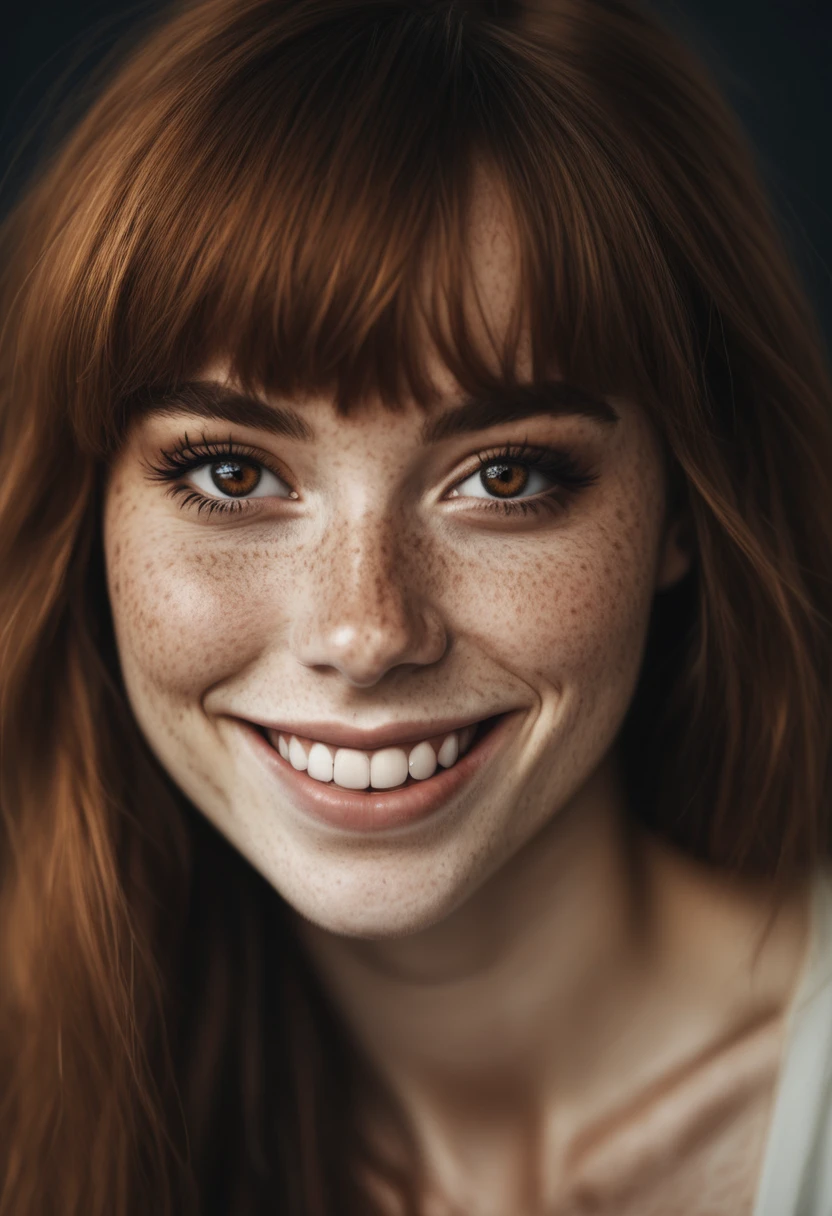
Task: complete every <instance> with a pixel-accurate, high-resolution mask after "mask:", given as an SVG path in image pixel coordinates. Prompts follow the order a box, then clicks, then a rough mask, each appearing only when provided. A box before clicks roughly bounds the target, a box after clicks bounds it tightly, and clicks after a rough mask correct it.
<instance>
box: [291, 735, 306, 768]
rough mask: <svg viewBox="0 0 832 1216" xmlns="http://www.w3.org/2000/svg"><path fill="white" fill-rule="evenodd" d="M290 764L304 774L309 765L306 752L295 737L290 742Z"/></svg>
mask: <svg viewBox="0 0 832 1216" xmlns="http://www.w3.org/2000/svg"><path fill="white" fill-rule="evenodd" d="M289 763H290V764H291V766H292V768H296V769H297V770H298V772H301V773H302V772H303V771H304V769H305V768H306V766H307V764H308V758H307V755H306V750H305V748H304V746H303V744H302V743H300V742H299V741H298V740H297V739H296V738H295V736H294V735H292V737H291V739H290V740H289Z"/></svg>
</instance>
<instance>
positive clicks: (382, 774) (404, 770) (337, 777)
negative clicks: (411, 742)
mask: <svg viewBox="0 0 832 1216" xmlns="http://www.w3.org/2000/svg"><path fill="white" fill-rule="evenodd" d="M476 729H477V726H476V724H475V725H473V726H465V727H463V728H462V730H459V731H451V733H450V734H448V735H446V736H445V738H444V739H443V740H442V743H441V746H440V747H439V748H438V750H437V749H436V748H435V746H434V744H432V743H428V741H427V740H426V739H425V740H423V741H422V742H421V743H417V744H416V745H415V746H414V747H412V748H410V749H409V750H408V749H405V748H403V747H384V748H380V749H379V751H376V752H363V751H359V750H358V749H356V748H352V747H338V748H335V747H330V746H329V745H328V744H327V743H312V742H311V740H306V741H305V742H303V743H302V742H301V740H300V739H298V738H297V736H296V735H292V736H290V737H289V739H288V742H287V740H286V738H285V737H284V736H283V735H281V734H278V732H277V731H269V738H270V739H271V741H272V743H273V744H274V745H275V746H276V747H277V750H278V752H279V753H280V755H281V756H282V757H283V759H284V760H288V762H289V763H290V764H291V765H292V767H293V768H295V769H297V770H298V771H299V772H303V771H306V772H308V773H309V776H310V777H312V778H313V779H314V780H315V781H322V782H330V781H331V782H334V784H335V785H339V786H341V787H342V788H343V789H348V790H366V789H368V788H372V789H377V790H388V789H394V788H395V787H396V786H399V785H403V784H404V783H405V781H407V777H408V773H409V774H410V776H411V777H412V778H413V779H414V780H415V781H426V780H427V779H428V778H429V777H432V776H433V774H434V773H435V772H436V769H437V765H441V767H442V768H451V767H452V765H454V764H456V762H457V760H458V759H459V757H460V756H462V755H464V754H465V753H466V752H467V751H468V749H469V747H470V746H471V743H472V741H473V738H474V735H475V733H476ZM307 749H308V750H307Z"/></svg>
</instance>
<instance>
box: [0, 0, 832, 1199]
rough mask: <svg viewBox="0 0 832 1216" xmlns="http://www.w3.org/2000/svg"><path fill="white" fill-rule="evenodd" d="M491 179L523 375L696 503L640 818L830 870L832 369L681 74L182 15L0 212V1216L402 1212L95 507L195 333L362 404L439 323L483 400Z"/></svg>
mask: <svg viewBox="0 0 832 1216" xmlns="http://www.w3.org/2000/svg"><path fill="white" fill-rule="evenodd" d="M483 164H485V165H486V166H487V167H488V169H489V171H490V172H491V173H492V174H493V175H494V176H495V178H496V180H498V181H499V182H500V183H501V185H502V186H503V187H504V188H505V191H506V196H507V198H508V199H509V201H510V204H511V208H512V212H513V217H514V220H515V222H516V228H517V234H518V240H519V249H520V289H519V297H518V313H517V315H518V317H520V316H521V315H522V317H523V319H524V320H525V323H526V324H527V326H528V332H529V333H530V336H531V349H532V362H533V375H534V376H535V377H537V376H538V375H543V374H545V373H546V371H547V370H548V369H550V368H551V366H552V361H553V360H556V361H557V367H558V368H559V369H560V371H561V372H562V374H563V375H564V376H565V377H566V378H567V379H569V380H570V381H573V382H576V383H579V384H583V385H585V386H586V387H587V388H588V389H590V390H594V391H600V392H603V393H608V394H613V393H615V394H620V395H623V396H628V397H631V398H633V399H635V400H637V401H638V402H639V403H640V404H641V405H642V406H643V407H644V408H645V410H647V411H648V413H649V416H650V418H651V419H652V421H653V423H654V425H655V427H656V428H657V431H658V434H659V435H660V436H661V439H662V442H663V444H664V446H665V450H666V453H667V457H668V468H669V470H670V472H671V477H670V485H671V486H672V490H673V495H674V502H675V503H676V504H677V505H679V506H680V509H681V507H684V509H685V510H686V511H687V512H688V514H689V519H690V528H691V536H692V539H693V541H694V545H695V551H696V561H695V567H694V570H693V571H692V572H691V574H690V575H689V576H688V577H686V578H685V579H684V580H683V581H682V583H680V584H679V585H678V587H677V588H675V589H674V590H672V591H668V592H666V593H663V594H661V595H659V596H657V598H656V601H655V607H654V619H653V621H652V622H651V630H650V635H649V639H648V646H647V653H646V656H645V662H644V669H643V673H642V678H641V682H640V684H639V688H638V690H637V693H636V696H635V699H634V702H633V705H632V707H631V710H630V712H629V714H628V716H627V719H626V721H625V723H624V727H623V730H622V736H621V740H622V750H623V755H624V760H625V763H626V777H627V782H628V791H629V797H630V801H631V806H632V809H633V813H634V814H636V815H639V816H641V817H642V818H643V819H644V821H645V822H646V823H648V824H649V825H650V826H651V828H652V829H653V830H655V831H657V832H661V833H663V834H664V835H665V836H666V837H667V838H668V839H670V840H672V841H674V842H675V843H676V844H677V845H679V846H680V847H682V848H684V849H686V850H687V851H688V852H690V853H691V854H694V855H696V856H698V857H700V858H702V859H705V860H706V861H708V862H710V863H711V864H713V865H715V866H724V867H730V868H732V869H734V870H735V871H738V872H751V871H754V872H756V873H759V874H763V875H768V876H770V877H772V878H774V879H779V878H781V877H782V876H784V875H795V874H801V873H806V872H807V871H808V870H809V868H810V867H811V866H813V865H814V864H816V863H817V862H818V861H819V860H821V859H822V858H823V857H825V856H826V855H827V853H828V850H829V844H830V813H829V797H830V795H829V790H830V776H832V774H830V698H831V697H832V661H830V660H831V658H832V656H831V655H830V619H831V618H832V611H830V609H832V409H830V405H831V404H832V392H831V391H830V380H829V374H828V369H827V367H826V364H825V361H824V354H823V343H822V340H821V336H820V334H819V331H818V328H817V324H816V322H815V320H814V318H813V316H812V313H811V310H810V308H809V306H808V304H807V302H806V299H805V297H804V294H803V292H802V290H801V288H800V286H799V285H798V283H797V282H796V278H795V275H794V273H793V270H792V268H791V265H790V260H789V256H788V252H787V250H786V248H785V247H784V243H783V241H782V240H781V238H780V236H779V235H778V232H777V229H776V225H775V223H774V221H773V219H772V216H771V214H770V210H769V207H768V205H767V202H766V200H765V197H764V194H763V191H762V189H761V186H760V184H759V181H758V177H757V175H756V170H755V166H754V163H753V158H752V155H751V153H750V152H749V149H748V147H747V145H746V142H745V141H744V137H743V135H742V133H741V131H740V130H739V129H738V126H737V123H736V121H735V120H734V118H733V116H732V115H731V113H730V111H729V110H728V109H727V108H726V106H725V104H724V103H723V102H722V101H721V100H720V98H719V96H718V94H717V92H716V91H715V90H714V87H713V86H712V84H711V83H710V82H709V81H708V79H707V78H706V76H705V75H704V73H703V71H702V69H701V67H700V66H699V65H698V64H697V62H696V61H695V60H694V59H692V57H691V56H690V55H689V53H688V52H687V51H686V50H685V48H684V47H683V46H681V45H680V44H679V43H678V42H677V41H676V40H675V39H674V38H673V37H672V36H671V35H670V34H669V33H668V32H666V31H665V30H664V29H662V28H661V27H660V26H659V25H658V24H657V23H656V22H655V21H654V19H653V18H652V17H650V16H649V15H647V14H646V13H645V12H643V11H641V10H640V9H639V8H637V7H635V5H633V4H630V3H625V0H545V2H544V0H538V2H537V3H532V2H531V0H529V2H528V3H522V2H520V0H517V2H514V3H511V2H509V0H504V2H501V0H472V2H471V3H464V2H461V0H444V2H432V3H431V2H427V0H425V2H419V0H207V2H204V3H199V4H196V5H192V6H190V7H186V8H180V9H176V10H172V11H171V12H170V13H168V14H167V15H166V16H165V18H164V20H163V21H161V22H160V24H159V25H158V28H156V29H154V30H152V31H151V32H150V33H149V35H148V36H147V37H146V38H145V40H144V41H143V42H142V44H141V45H140V46H138V47H137V48H134V49H133V50H131V52H130V53H129V55H128V56H127V58H126V59H125V61H124V62H123V63H121V64H120V65H119V67H118V70H117V71H116V72H115V73H114V74H113V75H112V77H111V79H110V80H109V81H108V83H107V85H106V87H105V88H104V90H103V91H102V92H101V94H100V96H99V97H98V99H97V101H96V102H95V103H94V104H93V105H92V107H91V108H90V109H89V111H88V112H87V114H86V115H85V116H84V117H83V119H82V120H81V121H80V123H79V124H78V126H77V128H76V129H75V131H74V132H73V133H72V134H71V137H70V138H68V139H67V140H66V141H65V142H63V143H62V144H61V146H60V147H59V148H58V149H57V151H56V152H54V153H53V154H52V155H51V156H50V157H49V158H48V159H47V160H46V161H45V163H44V164H42V166H41V168H40V169H39V170H38V172H37V174H36V176H35V177H34V178H33V180H32V181H31V182H30V184H29V186H28V187H27V189H26V191H25V194H24V195H23V197H22V198H21V199H20V201H19V203H18V204H17V206H16V208H15V210H14V211H13V213H12V214H11V215H10V217H9V218H8V220H7V221H6V223H5V226H4V228H3V232H2V275H3V278H2V287H1V288H0V290H2V336H1V337H0V455H1V456H2V463H1V464H0V467H2V476H1V477H0V572H2V575H1V577H0V1146H2V1148H0V1153H2V1157H3V1162H2V1166H3V1168H2V1171H0V1216H50V1214H54V1216H139V1214H144V1213H147V1212H153V1213H177V1216H178V1214H179V1213H197V1212H199V1213H209V1212H210V1213H214V1212H216V1213H218V1214H219V1213H222V1214H223V1216H254V1214H255V1213H261V1212H266V1211H269V1212H279V1213H281V1216H346V1214H348V1213H359V1212H360V1213H369V1212H371V1211H374V1210H375V1208H374V1206H373V1205H374V1199H373V1194H372V1193H371V1190H370V1189H368V1186H367V1185H365V1183H366V1182H367V1180H368V1179H371V1178H375V1179H377V1180H381V1182H383V1183H384V1185H386V1186H387V1188H388V1190H389V1192H390V1193H391V1194H397V1195H398V1196H399V1197H400V1205H401V1210H402V1211H403V1212H416V1211H417V1199H416V1194H417V1191H418V1187H417V1178H418V1161H416V1160H415V1159H414V1160H413V1162H412V1163H411V1164H409V1165H408V1166H407V1168H404V1166H403V1165H402V1164H401V1162H400V1161H397V1162H394V1161H392V1160H389V1161H388V1160H386V1159H382V1157H381V1155H380V1153H378V1152H376V1153H375V1154H373V1152H371V1150H370V1147H369V1145H368V1144H366V1143H364V1142H362V1140H361V1137H360V1135H359V1133H358V1131H357V1123H356V1121H355V1120H354V1119H353V1118H352V1117H351V1112H352V1111H353V1109H354V1102H355V1092H356V1086H357V1085H358V1084H361V1083H362V1082H361V1079H360V1076H359V1071H360V1070H359V1065H358V1063H357V1057H356V1054H355V1053H354V1052H353V1050H352V1047H351V1044H350V1043H349V1041H348V1040H347V1038H346V1035H345V1033H344V1032H343V1031H342V1029H341V1028H340V1026H339V1024H338V1022H337V1019H336V1018H335V1017H334V1016H333V1014H332V1012H331V1010H330V1009H329V1007H328V1005H327V1003H326V1001H325V1000H324V999H323V998H322V996H321V994H320V993H319V991H318V990H317V988H316V986H315V982H314V979H313V977H312V976H311V975H310V974H309V973H308V971H307V969H306V966H305V962H304V958H303V956H302V953H301V952H300V951H299V949H298V948H297V946H296V944H295V942H294V939H293V936H292V934H291V932H290V931H289V927H288V923H287V918H286V916H285V909H284V907H283V905H282V903H281V901H280V899H279V897H278V896H277V895H276V894H275V893H274V892H273V891H271V890H270V889H268V888H267V885H266V884H265V882H264V881H263V880H262V879H261V878H259V876H257V875H256V874H255V873H254V871H253V870H252V869H251V868H250V867H249V866H248V865H247V864H246V863H245V862H244V861H242V859H241V858H240V857H239V856H238V855H237V854H236V853H235V851H234V850H233V849H232V848H231V846H230V845H228V844H227V843H226V842H225V841H223V840H222V839H221V838H220V837H219V836H218V835H217V834H216V833H215V832H214V831H213V829H212V828H210V827H209V826H208V825H207V824H206V823H205V822H204V820H203V819H202V817H201V816H200V814H199V813H198V811H197V810H196V809H195V808H194V807H192V806H191V805H189V803H188V802H187V800H186V799H185V797H184V795H183V794H182V793H181V791H179V790H178V789H177V788H176V786H175V785H174V783H173V781H172V780H171V779H170V778H169V776H168V774H167V773H166V772H165V771H163V770H162V768H161V766H160V764H159V763H158V761H157V760H156V759H155V757H154V756H153V754H152V753H151V752H150V749H149V747H148V745H147V744H146V742H145V740H144V738H143V737H142V735H141V733H140V731H139V729H138V726H137V725H136V723H135V720H134V718H133V716H132V714H131V710H130V707H129V704H128V702H127V699H126V695H125V691H124V687H123V684H122V680H121V677H120V672H119V663H118V655H117V651H116V647H115V643H114V637H113V630H112V623H111V618H110V611H109V605H108V598H107V590H106V577H105V569H104V562H103V555H102V543H101V534H100V518H101V506H102V495H103V488H104V477H105V473H106V469H107V467H108V464H109V462H110V461H111V460H112V458H113V456H114V455H115V453H116V452H117V451H118V450H119V445H120V443H121V442H122V441H123V438H124V436H125V433H126V431H127V428H128V427H129V425H130V422H131V418H132V417H133V414H134V412H135V410H136V408H137V405H138V403H140V402H141V401H142V400H145V399H146V398H147V395H148V394H153V393H154V392H157V391H159V389H160V388H161V387H166V386H170V385H172V384H175V383H177V382H179V381H181V380H184V379H187V378H188V376H189V375H190V374H192V373H193V372H194V370H195V369H196V368H199V367H201V366H203V365H204V364H205V362H206V361H207V360H208V359H209V357H214V356H216V355H217V354H218V353H223V354H224V355H226V356H227V358H228V359H229V361H230V363H231V366H232V369H233V370H234V371H235V373H236V374H237V376H238V377H239V378H240V380H241V382H242V383H243V385H245V386H249V387H251V388H254V389H255V390H256V389H260V390H263V389H266V390H271V391H274V392H278V393H281V394H294V393H303V392H307V391H313V390H318V391H329V392H332V393H334V394H335V398H336V401H337V404H338V408H339V409H340V410H342V411H343V412H344V413H346V412H348V411H349V410H350V409H352V408H353V406H354V405H355V404H356V403H358V402H359V401H362V400H369V399H374V400H377V401H380V402H381V403H382V404H383V405H384V406H385V407H387V408H390V409H395V408H396V405H397V403H398V402H400V401H402V400H403V399H404V398H405V397H407V396H411V397H413V398H415V399H416V400H417V401H419V402H421V403H426V402H427V401H428V400H429V399H430V396H431V386H430V384H429V383H428V382H427V380H426V376H425V372H424V367H423V354H424V350H425V348H426V344H427V342H428V340H429V341H430V342H431V343H432V344H433V346H434V348H435V349H436V350H437V351H438V352H439V354H440V355H441V357H442V358H443V359H444V361H445V363H446V364H447V366H448V368H449V369H450V370H451V371H452V372H453V374H454V375H455V376H456V377H457V379H458V381H459V383H460V384H461V385H462V386H463V388H465V389H468V390H477V389H482V388H483V387H488V385H489V382H490V381H491V380H493V378H494V376H495V375H497V373H496V372H495V371H494V368H493V364H492V363H491V362H489V361H488V359H487V358H486V357H485V356H484V355H483V352H482V351H481V350H479V349H478V348H477V344H476V343H475V342H474V340H473V338H472V336H471V332H470V327H469V324H468V322H467V320H466V317H467V315H468V312H467V310H468V309H469V308H470V293H469V291H468V288H469V287H470V283H471V271H470V263H469V256H468V247H467V243H466V231H467V229H466V225H467V221H468V215H469V204H470V200H471V194H472V183H473V182H474V180H475V173H476V170H477V166H481V165H483ZM426 272H428V273H426ZM426 283H427V284H428V288H429V290H428V291H427V293H426V292H425V284H426ZM518 333H519V329H518V330H516V331H514V332H513V333H512V334H509V335H507V337H506V349H505V354H504V359H503V365H502V370H501V372H500V373H499V374H500V375H501V376H502V377H503V378H504V379H505V378H506V377H510V374H511V368H512V366H513V364H512V353H513V352H516V346H512V343H513V342H516V340H517V337H518Z"/></svg>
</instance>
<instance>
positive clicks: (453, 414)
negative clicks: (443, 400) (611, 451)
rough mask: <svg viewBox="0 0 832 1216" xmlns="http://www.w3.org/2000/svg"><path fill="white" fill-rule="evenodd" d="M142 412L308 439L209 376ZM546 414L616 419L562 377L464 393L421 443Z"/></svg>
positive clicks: (285, 414) (284, 416) (283, 412)
mask: <svg viewBox="0 0 832 1216" xmlns="http://www.w3.org/2000/svg"><path fill="white" fill-rule="evenodd" d="M140 413H141V415H142V416H143V417H148V416H165V415H171V414H188V415H191V416H193V417H199V418H211V419H213V420H214V421H217V422H231V423H234V424H236V425H237V426H246V427H253V428H254V429H256V430H260V431H266V432H267V433H268V434H270V435H281V436H284V437H286V438H289V439H299V440H306V441H309V440H313V439H314V438H315V431H314V429H313V427H311V426H310V425H309V423H308V422H307V421H306V420H305V419H304V418H302V417H301V416H300V414H298V413H296V412H295V411H294V410H292V409H289V408H288V407H287V406H283V405H268V404H267V403H266V402H265V401H262V400H260V398H258V397H252V396H249V395H248V394H247V393H242V392H240V391H239V390H237V389H233V388H229V387H227V386H225V385H222V384H219V383H217V382H216V381H213V380H191V381H187V382H184V383H182V384H179V385H177V386H176V387H175V388H173V389H170V390H168V391H162V392H161V393H158V392H157V393H154V394H152V395H150V396H149V397H147V398H146V399H145V401H144V402H143V403H142V406H141V407H140ZM539 415H548V416H550V417H554V418H563V417H569V416H572V417H581V418H588V419H590V421H592V422H596V423H598V424H600V425H602V426H610V425H613V424H614V423H616V422H618V421H619V419H620V416H619V414H618V412H617V411H616V410H615V409H613V407H612V406H611V405H610V404H609V402H607V401H606V400H605V399H604V398H603V397H598V396H595V395H594V394H593V393H590V392H587V390H586V389H582V388H579V387H577V385H573V384H569V383H567V382H566V381H564V380H549V381H543V382H539V383H536V384H518V385H512V386H508V385H507V386H506V387H505V388H504V389H501V390H500V391H499V392H497V393H491V394H488V395H487V396H481V397H469V398H467V399H466V400H465V401H463V402H462V403H461V404H458V405H455V406H452V407H451V408H450V409H447V410H444V411H443V412H442V413H440V414H437V415H434V416H428V417H427V418H426V419H425V421H424V423H423V424H422V430H421V440H422V443H424V444H432V443H439V442H440V441H441V440H443V439H450V438H453V437H454V436H456V435H465V434H470V433H472V432H476V431H484V430H487V429H488V428H489V427H492V426H497V425H499V424H500V423H504V422H516V421H519V420H522V419H524V418H533V417H535V416H539Z"/></svg>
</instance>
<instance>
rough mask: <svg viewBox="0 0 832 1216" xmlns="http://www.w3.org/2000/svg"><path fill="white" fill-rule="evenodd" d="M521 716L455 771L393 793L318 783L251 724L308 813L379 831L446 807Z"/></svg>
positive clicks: (489, 736) (259, 747) (495, 728)
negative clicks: (285, 756) (292, 762)
mask: <svg viewBox="0 0 832 1216" xmlns="http://www.w3.org/2000/svg"><path fill="white" fill-rule="evenodd" d="M515 717H516V715H515V714H513V713H507V714H503V715H501V716H500V717H499V718H497V720H496V721H495V722H494V723H493V724H492V725H491V726H490V727H489V729H488V730H487V731H486V732H485V734H483V735H482V737H481V738H479V739H475V740H474V743H473V745H472V746H471V747H470V748H469V750H468V751H467V752H466V753H465V755H464V756H462V757H461V758H460V759H459V760H457V761H456V763H455V764H453V765H452V766H451V767H450V768H446V769H443V770H442V771H441V772H437V773H435V774H434V775H433V776H432V777H428V778H427V780H425V781H416V782H414V783H413V784H412V785H406V786H400V787H399V788H398V789H395V790H390V791H389V792H384V791H381V790H366V791H365V790H346V789H342V788H341V786H338V785H333V784H332V783H331V782H330V783H324V782H323V781H315V779H314V778H313V777H310V776H308V775H307V774H306V773H305V772H302V771H300V770H298V769H296V768H293V767H292V765H291V764H289V762H288V761H287V760H284V759H283V757H282V756H281V755H280V753H279V752H278V751H277V750H276V749H275V748H273V747H272V745H271V744H270V743H269V741H268V740H267V739H266V738H265V737H264V736H263V735H261V734H260V731H259V729H258V728H257V727H256V726H254V725H252V723H250V722H248V723H245V725H246V726H247V728H248V732H247V733H248V735H249V737H250V739H251V741H252V744H253V746H254V747H255V748H256V751H257V754H258V756H259V757H260V759H261V760H263V761H264V762H265V763H266V765H267V766H268V768H269V770H270V771H271V773H272V774H273V775H274V776H275V777H277V779H278V780H279V781H280V783H281V784H282V785H283V786H284V787H285V788H286V789H288V791H289V794H290V797H291V799H292V801H293V802H294V803H295V805H296V806H298V807H299V808H300V809H301V810H302V811H304V812H305V813H306V814H307V815H311V816H312V817H313V818H314V819H317V820H320V821H321V822H322V823H325V824H328V825H329V826H330V827H335V828H341V829H344V830H346V831H352V832H378V831H385V830H388V829H390V828H398V827H404V826H406V825H407V824H411V823H415V822H417V821H419V820H421V819H426V818H427V817H428V816H430V815H433V814H434V813H435V812H436V811H438V810H440V809H441V808H442V807H443V806H445V805H446V804H447V803H448V802H449V801H450V799H452V798H453V797H454V795H455V794H456V793H458V792H459V791H460V790H461V789H462V787H463V786H464V785H465V784H466V782H468V781H470V780H471V779H472V777H474V776H475V774H477V773H479V772H481V771H482V769H483V766H484V765H486V764H487V763H488V761H489V760H490V759H491V757H492V756H493V755H494V753H495V752H496V751H497V750H498V749H499V747H500V745H501V743H502V742H503V740H504V738H505V736H506V733H507V730H508V724H509V723H510V722H511V721H512V720H513V719H514V718H515Z"/></svg>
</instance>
